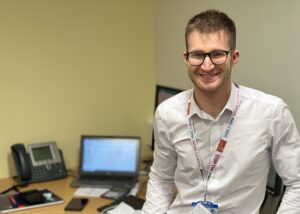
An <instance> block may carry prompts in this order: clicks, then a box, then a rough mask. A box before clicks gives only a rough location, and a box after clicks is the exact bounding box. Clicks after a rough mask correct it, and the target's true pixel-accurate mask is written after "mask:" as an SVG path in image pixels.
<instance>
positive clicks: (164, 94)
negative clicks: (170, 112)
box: [151, 85, 183, 150]
mask: <svg viewBox="0 0 300 214" xmlns="http://www.w3.org/2000/svg"><path fill="white" fill-rule="evenodd" d="M182 91H183V90H181V89H177V88H172V87H168V86H162V85H156V91H155V106H154V110H155V109H156V108H157V106H158V105H159V104H161V103H162V102H163V101H165V100H166V99H168V98H170V97H172V96H174V95H176V94H178V93H180V92H182ZM151 147H152V150H154V135H153V132H152V144H151Z"/></svg>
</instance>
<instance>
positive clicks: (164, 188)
mask: <svg viewBox="0 0 300 214" xmlns="http://www.w3.org/2000/svg"><path fill="white" fill-rule="evenodd" d="M185 35H186V36H185V39H186V52H185V53H184V60H185V63H186V66H187V70H188V75H189V77H190V79H191V81H192V83H193V85H194V87H193V89H192V90H188V91H184V92H182V93H180V94H178V95H176V96H174V97H172V98H170V99H168V100H167V101H165V102H163V103H162V104H161V105H160V106H159V107H158V108H157V110H156V113H155V117H154V136H155V141H156V142H155V145H156V148H155V150H154V162H153V165H152V167H151V172H150V175H149V176H150V179H149V182H148V186H147V195H146V202H145V205H144V207H143V214H146V213H150V214H160V213H168V214H171V213H172V214H174V213H176V214H177V213H180V214H182V213H190V212H193V213H195V211H192V210H196V209H197V210H202V209H203V208H205V210H206V211H208V210H210V211H208V213H216V212H217V213H222V214H223V213H224V214H225V213H233V214H257V213H259V208H260V206H261V204H262V202H263V199H264V195H265V187H266V181H267V175H268V172H269V167H270V163H271V161H273V164H274V167H275V169H276V171H277V173H278V174H279V175H280V177H281V178H282V180H283V183H284V185H285V186H286V191H285V194H284V197H283V200H282V203H281V206H280V208H279V211H278V213H281V214H282V213H288V214H293V213H297V214H299V213H300V138H299V134H298V131H297V128H296V125H295V122H294V120H293V117H292V115H291V113H290V110H289V107H288V106H287V105H286V104H285V103H284V102H283V101H282V100H281V99H280V98H277V97H275V96H272V95H268V94H265V93H263V92H260V91H257V90H254V89H250V88H246V87H243V86H240V85H238V84H236V83H234V82H233V81H232V80H231V71H232V68H233V66H234V65H235V64H237V62H238V59H239V51H238V50H237V49H236V30H235V24H234V22H233V21H232V20H231V19H230V18H229V17H228V16H227V15H226V14H225V13H223V12H220V11H217V10H208V11H205V12H203V13H200V14H198V15H196V16H194V17H193V18H192V19H190V20H189V22H188V24H187V27H186V34H185ZM206 211H204V212H202V211H199V212H198V213H206Z"/></svg>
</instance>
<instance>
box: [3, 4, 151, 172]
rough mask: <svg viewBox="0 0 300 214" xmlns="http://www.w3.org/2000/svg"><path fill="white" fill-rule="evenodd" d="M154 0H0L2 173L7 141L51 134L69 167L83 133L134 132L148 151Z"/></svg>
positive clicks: (7, 159) (5, 169) (6, 166)
mask: <svg viewBox="0 0 300 214" xmlns="http://www.w3.org/2000/svg"><path fill="white" fill-rule="evenodd" d="M153 16H154V11H153V2H152V1H140V0H127V1H116V0H110V1H104V0H84V1H83V0H42V1H41V0H26V1H22V0H19V1H17V0H2V1H1V2H0V151H1V156H0V162H1V168H0V169H1V170H0V178H1V177H7V176H11V175H13V174H14V173H13V172H12V170H11V169H12V167H11V156H10V146H11V145H12V144H14V143H18V142H22V143H25V144H29V143H35V142H44V141H49V140H54V141H57V143H58V145H59V147H60V148H61V149H62V150H63V151H64V157H65V160H66V163H67V167H74V166H75V165H77V162H78V149H79V143H80V135H81V134H104V135H138V136H141V137H142V140H143V142H142V143H143V147H142V156H144V155H147V154H149V148H148V146H147V143H148V142H147V141H148V135H149V133H148V132H149V130H148V125H147V121H148V120H149V118H151V117H152V115H153V99H154V90H153V89H154V72H153V70H154V68H153V67H154V58H153V57H154V54H153V51H154V35H153V33H154V31H153Z"/></svg>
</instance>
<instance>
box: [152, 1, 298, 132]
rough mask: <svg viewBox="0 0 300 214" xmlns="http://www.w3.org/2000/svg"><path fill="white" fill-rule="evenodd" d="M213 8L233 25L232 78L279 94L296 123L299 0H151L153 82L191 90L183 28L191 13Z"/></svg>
mask: <svg viewBox="0 0 300 214" xmlns="http://www.w3.org/2000/svg"><path fill="white" fill-rule="evenodd" d="M210 8H216V9H221V10H223V11H225V12H227V13H228V14H229V15H230V16H231V17H232V18H233V19H234V20H235V22H236V25H237V33H238V36H237V48H238V49H239V50H240V52H241V56H240V62H239V64H238V65H237V66H236V67H235V68H234V71H233V79H234V80H235V81H236V82H237V83H238V84H241V85H245V86H249V87H253V88H257V89H260V90H263V91H265V92H268V93H271V94H274V95H277V96H279V97H281V98H283V99H284V100H285V101H286V102H287V103H288V104H289V105H290V107H291V110H292V113H293V115H294V117H295V120H296V123H297V125H298V128H299V125H300V101H299V94H298V93H299V85H300V72H299V70H300V64H299V48H300V27H299V26H300V25H299V20H300V1H299V0H287V1H282V0H264V1H261V0H253V1H240V0H218V1H207V0H185V1H182V0H163V1H161V0H156V1H155V18H156V21H155V41H156V43H155V61H156V65H155V71H156V82H157V83H159V84H163V85H169V86H173V87H177V88H183V89H185V88H190V87H191V84H190V81H189V79H188V77H187V74H186V69H185V65H184V62H183V57H182V54H183V52H184V50H185V46H184V28H185V25H186V23H187V21H188V19H190V18H191V16H193V15H195V14H196V13H198V12H200V11H203V10H206V9H210Z"/></svg>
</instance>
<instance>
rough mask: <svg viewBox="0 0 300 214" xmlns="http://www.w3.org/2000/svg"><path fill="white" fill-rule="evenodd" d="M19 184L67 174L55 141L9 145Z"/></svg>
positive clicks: (62, 176) (51, 178)
mask: <svg viewBox="0 0 300 214" xmlns="http://www.w3.org/2000/svg"><path fill="white" fill-rule="evenodd" d="M11 151H12V156H13V159H14V163H15V166H16V171H17V176H18V179H19V182H20V184H27V183H35V182H42V181H49V180H54V179H59V178H64V177H66V176H67V170H66V167H65V164H64V160H63V156H62V152H61V151H60V150H59V149H58V148H57V146H56V143H55V142H48V143H38V144H30V145H28V153H27V152H26V149H25V146H24V144H21V143H19V144H14V145H12V146H11Z"/></svg>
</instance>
